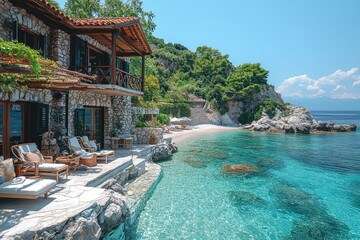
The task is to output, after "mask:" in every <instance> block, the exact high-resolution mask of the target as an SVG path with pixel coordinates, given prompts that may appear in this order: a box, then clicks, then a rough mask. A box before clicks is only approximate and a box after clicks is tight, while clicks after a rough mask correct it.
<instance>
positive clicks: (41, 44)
mask: <svg viewBox="0 0 360 240" xmlns="http://www.w3.org/2000/svg"><path fill="white" fill-rule="evenodd" d="M38 50H40V51H41V52H42V54H43V57H44V58H46V55H47V54H46V36H45V35H41V34H40V35H38Z"/></svg>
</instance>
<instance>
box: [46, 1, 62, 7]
mask: <svg viewBox="0 0 360 240" xmlns="http://www.w3.org/2000/svg"><path fill="white" fill-rule="evenodd" d="M46 1H47V2H48V3H50V4H51V5H53V6H54V7H56V8H57V9H61V8H60V5H59V3H58V2H57V1H56V0H46Z"/></svg>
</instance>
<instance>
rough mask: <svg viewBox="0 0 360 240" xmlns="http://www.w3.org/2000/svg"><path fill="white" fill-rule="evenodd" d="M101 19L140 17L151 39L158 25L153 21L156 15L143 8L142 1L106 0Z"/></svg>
mask: <svg viewBox="0 0 360 240" xmlns="http://www.w3.org/2000/svg"><path fill="white" fill-rule="evenodd" d="M100 16H101V17H138V18H139V19H140V22H141V25H142V27H143V28H144V31H145V34H146V35H147V37H151V34H152V32H153V31H154V30H155V27H156V24H155V22H154V21H153V19H154V17H155V14H154V13H153V12H147V11H145V10H144V9H143V8H142V1H141V0H128V1H122V0H105V3H104V4H103V5H102V6H101V10H100Z"/></svg>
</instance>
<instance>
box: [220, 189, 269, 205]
mask: <svg viewBox="0 0 360 240" xmlns="http://www.w3.org/2000/svg"><path fill="white" fill-rule="evenodd" d="M227 195H228V197H229V199H230V200H231V201H232V202H234V203H235V204H240V205H252V206H259V205H263V204H265V200H264V199H263V198H261V197H259V196H257V195H255V194H253V193H251V192H245V191H229V192H228V193H227Z"/></svg>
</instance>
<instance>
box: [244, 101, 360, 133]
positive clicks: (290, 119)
mask: <svg viewBox="0 0 360 240" xmlns="http://www.w3.org/2000/svg"><path fill="white" fill-rule="evenodd" d="M242 129H245V130H253V131H261V132H285V133H299V134H309V133H311V132H351V131H356V125H355V124H350V125H349V124H334V123H331V122H322V121H316V120H315V119H314V118H313V117H312V116H311V113H310V111H309V110H307V109H306V108H303V107H295V106H293V105H288V106H287V109H286V110H285V111H282V112H281V111H280V110H279V109H277V112H276V114H275V116H274V117H273V118H270V117H269V116H268V115H267V114H266V113H265V112H263V115H262V117H261V119H259V120H258V121H253V122H252V123H251V125H246V126H243V127H242Z"/></svg>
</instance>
